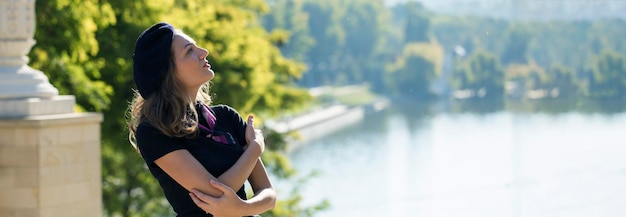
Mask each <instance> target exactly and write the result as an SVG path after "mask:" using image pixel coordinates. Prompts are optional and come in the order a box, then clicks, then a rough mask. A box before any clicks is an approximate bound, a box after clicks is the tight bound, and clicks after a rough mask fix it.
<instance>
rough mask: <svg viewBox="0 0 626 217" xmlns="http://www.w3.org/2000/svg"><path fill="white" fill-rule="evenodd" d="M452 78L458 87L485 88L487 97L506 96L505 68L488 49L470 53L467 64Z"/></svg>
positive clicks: (499, 97) (456, 71)
mask: <svg viewBox="0 0 626 217" xmlns="http://www.w3.org/2000/svg"><path fill="white" fill-rule="evenodd" d="M452 79H453V83H455V84H456V85H458V86H457V89H473V90H479V89H481V88H484V90H485V91H486V94H485V96H486V98H491V99H501V98H502V97H503V96H504V70H503V69H502V68H501V67H500V64H499V62H498V59H497V58H496V56H495V55H493V54H492V53H489V52H487V51H477V52H475V53H474V54H472V55H470V56H469V57H468V59H467V62H466V63H465V65H464V66H463V67H461V68H460V69H458V70H455V72H454V75H453V78H452Z"/></svg>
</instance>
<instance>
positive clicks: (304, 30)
mask: <svg viewBox="0 0 626 217" xmlns="http://www.w3.org/2000/svg"><path fill="white" fill-rule="evenodd" d="M269 5H270V12H269V13H267V14H265V16H263V22H262V23H263V26H264V27H265V29H266V30H267V31H276V30H285V31H287V33H288V36H287V39H286V40H285V41H284V42H280V45H282V46H279V47H280V50H281V51H282V52H283V54H284V55H285V57H288V58H292V59H295V60H298V61H304V60H305V54H306V53H307V52H308V51H309V49H311V47H312V46H313V44H314V43H315V41H314V39H313V38H312V37H311V35H310V33H309V27H308V26H307V25H302V24H303V23H308V22H309V19H310V18H309V14H307V13H305V12H304V9H303V6H304V0H274V1H271V2H269Z"/></svg>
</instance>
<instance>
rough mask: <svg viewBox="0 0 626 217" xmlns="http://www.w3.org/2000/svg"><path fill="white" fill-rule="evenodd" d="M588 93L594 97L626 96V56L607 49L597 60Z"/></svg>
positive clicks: (622, 97)
mask: <svg viewBox="0 0 626 217" xmlns="http://www.w3.org/2000/svg"><path fill="white" fill-rule="evenodd" d="M588 95H589V96H591V97H593V98H600V99H606V98H615V97H616V98H619V99H622V100H623V99H625V98H626V58H625V57H624V56H623V55H620V54H617V53H615V52H612V51H605V52H603V53H602V54H600V55H599V56H598V57H597V59H596V60H595V64H594V65H593V69H592V76H591V78H590V81H589V90H588Z"/></svg>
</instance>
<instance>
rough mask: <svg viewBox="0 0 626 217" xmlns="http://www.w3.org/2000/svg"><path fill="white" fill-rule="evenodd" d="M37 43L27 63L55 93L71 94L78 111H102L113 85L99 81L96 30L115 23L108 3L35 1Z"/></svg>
mask: <svg viewBox="0 0 626 217" xmlns="http://www.w3.org/2000/svg"><path fill="white" fill-rule="evenodd" d="M36 8H37V22H36V23H37V26H36V28H37V31H36V32H35V40H36V41H37V44H36V45H35V46H34V47H33V49H32V51H31V52H30V54H29V58H30V60H31V63H30V65H31V66H32V67H33V68H36V69H39V70H42V71H43V72H44V73H45V74H46V75H47V76H48V77H49V78H50V82H51V83H52V85H53V86H55V87H56V88H57V89H58V90H59V94H62V95H64V94H73V95H75V96H76V101H77V105H78V109H79V110H89V111H102V110H104V109H107V108H108V106H109V104H110V103H111V96H112V95H113V88H112V87H111V85H110V84H108V83H106V82H103V81H101V80H100V79H101V78H102V76H103V75H102V74H101V69H102V68H103V67H104V65H105V60H104V59H102V58H98V57H97V54H98V52H99V49H100V48H101V46H100V44H98V41H97V40H96V39H95V34H96V31H97V30H98V29H99V28H103V27H106V26H108V25H111V24H112V23H114V22H115V17H114V15H113V9H112V8H111V6H110V5H109V4H100V2H99V1H97V0H88V1H78V0H74V1H67V0H65V1H63V0H50V1H36Z"/></svg>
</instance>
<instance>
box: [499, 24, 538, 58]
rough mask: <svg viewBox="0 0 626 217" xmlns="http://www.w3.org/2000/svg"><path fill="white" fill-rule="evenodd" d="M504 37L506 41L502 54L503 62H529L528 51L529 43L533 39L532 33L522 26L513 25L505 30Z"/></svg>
mask: <svg viewBox="0 0 626 217" xmlns="http://www.w3.org/2000/svg"><path fill="white" fill-rule="evenodd" d="M504 39H505V40H506V43H505V47H504V51H503V52H502V55H501V56H502V63H504V64H510V63H519V64H524V63H527V62H528V59H527V57H526V55H527V53H528V44H529V43H530V40H531V38H530V34H529V33H528V32H527V31H526V30H525V29H524V28H522V27H521V26H511V27H509V29H508V30H507V31H506V32H505V34H504Z"/></svg>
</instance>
